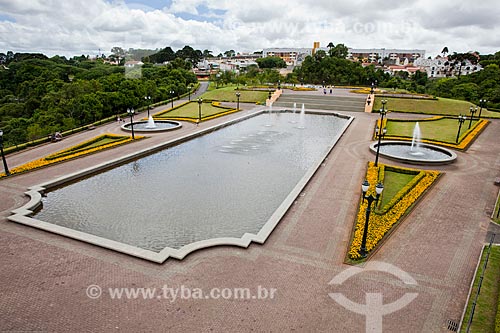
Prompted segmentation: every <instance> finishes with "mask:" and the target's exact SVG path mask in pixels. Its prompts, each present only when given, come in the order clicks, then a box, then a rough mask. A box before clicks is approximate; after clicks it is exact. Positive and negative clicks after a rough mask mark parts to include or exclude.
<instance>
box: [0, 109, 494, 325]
mask: <svg viewBox="0 0 500 333" xmlns="http://www.w3.org/2000/svg"><path fill="white" fill-rule="evenodd" d="M243 107H244V111H242V113H249V112H254V111H253V108H254V107H255V106H252V105H244V106H243ZM239 115H241V113H238V114H233V115H230V116H228V118H231V117H237V116H239ZM352 115H353V116H355V117H356V119H355V121H354V122H353V123H352V125H351V127H350V128H349V129H348V131H347V132H346V133H345V135H344V136H343V137H342V139H341V140H340V142H339V144H338V146H337V147H336V148H335V149H334V150H333V151H332V153H331V154H330V156H329V157H328V159H327V160H326V161H325V163H324V165H323V166H322V167H321V168H320V169H319V170H318V171H317V173H316V174H315V176H314V177H313V179H312V181H311V182H310V183H309V184H308V185H307V187H306V188H305V191H304V193H303V196H300V197H299V198H298V199H297V201H296V203H295V204H294V205H293V206H292V208H291V209H290V211H289V212H288V213H287V214H286V216H285V217H284V219H283V220H282V221H281V222H280V224H279V225H278V227H277V228H276V229H275V230H274V232H273V233H272V234H271V236H270V238H269V239H268V240H267V242H266V243H265V244H263V245H258V244H252V245H251V246H250V247H249V248H248V249H241V248H235V247H229V246H224V247H215V248H210V249H206V250H202V251H198V252H195V253H192V254H191V255H189V256H188V257H186V258H185V259H184V260H182V261H178V260H170V259H169V260H167V262H165V263H164V264H162V265H157V264H154V263H150V262H146V261H143V260H140V259H136V258H131V257H129V256H126V255H123V254H119V253H115V252H113V251H109V250H106V249H103V248H99V247H96V246H92V245H89V244H86V243H82V242H79V241H75V240H71V239H66V238H64V237H61V236H57V235H53V234H49V233H45V232H42V231H40V230H36V229H32V228H29V227H25V226H21V225H17V224H14V223H11V222H8V221H7V220H6V217H7V216H8V215H9V212H10V210H12V209H14V208H17V207H19V206H21V205H22V204H24V203H25V202H26V201H27V198H26V197H25V196H24V195H23V192H24V191H25V190H26V188H27V187H28V186H31V185H34V184H37V183H40V182H43V181H47V180H50V179H53V178H55V177H59V176H61V175H64V174H67V173H70V172H75V171H77V170H79V169H82V168H86V167H89V166H91V165H94V164H96V163H101V162H104V161H106V160H109V159H113V158H117V157H119V156H123V155H125V154H129V153H131V152H133V151H136V150H138V149H142V148H145V147H148V146H150V145H153V144H155V143H159V142H163V141H165V140H168V139H171V138H172V137H175V136H180V135H182V134H186V133H190V132H193V131H195V130H197V127H196V125H194V124H187V123H185V124H184V126H183V128H182V129H180V130H178V131H174V132H170V133H162V134H155V135H151V138H148V139H146V140H141V141H137V142H134V143H132V144H129V145H125V146H122V147H117V148H115V149H112V150H108V151H104V152H100V153H97V154H94V155H90V156H87V157H84V158H81V159H78V160H74V161H69V162H66V163H61V164H59V165H55V166H52V167H50V168H46V169H43V170H38V171H34V172H31V173H27V174H23V175H19V176H15V177H11V178H9V179H4V180H1V181H0V253H2V255H1V256H0V267H1V269H0V293H1V295H2V297H1V298H0V330H1V331H11V330H15V331H35V330H37V331H88V332H90V331H119V330H120V331H125V332H138V331H167V330H170V331H190V332H192V331H238V332H245V331H291V330H296V331H313V330H314V331H333V332H364V331H365V316H363V315H361V314H356V313H354V312H351V311H349V310H347V309H346V308H345V307H343V306H341V305H339V304H337V303H336V302H335V301H334V300H333V299H332V298H331V297H329V293H341V294H344V295H345V296H346V297H347V298H349V299H351V300H352V301H354V302H357V303H360V304H364V303H365V302H366V297H367V296H366V293H371V294H377V293H378V294H382V296H383V303H384V304H387V303H391V302H394V301H397V300H398V299H399V298H400V297H402V296H403V295H404V294H405V293H410V292H411V293H417V294H418V296H417V298H416V299H415V300H413V301H412V302H411V303H410V304H409V305H408V306H406V307H403V308H402V309H401V310H399V311H396V312H393V313H391V314H387V315H385V316H384V317H383V322H382V324H383V329H384V332H449V331H448V330H447V329H446V323H447V320H448V319H451V320H459V319H460V316H461V314H462V309H463V306H464V304H465V301H466V297H467V292H468V288H469V284H470V281H471V279H472V275H473V271H474V268H475V265H476V261H477V258H478V255H479V253H480V251H481V247H482V245H483V243H484V241H485V237H486V233H487V229H488V226H489V218H488V216H487V214H486V212H487V211H491V207H492V206H493V205H494V201H495V198H496V194H497V190H498V188H497V187H495V186H494V185H493V179H494V178H495V177H496V176H498V170H499V169H500V157H499V156H500V155H499V154H498V147H497V145H496V144H495V142H497V133H499V132H500V122H499V121H495V122H493V123H492V124H491V125H490V126H488V127H487V128H486V130H485V131H484V132H483V134H482V135H481V136H480V137H479V138H478V140H476V141H475V143H474V145H473V146H472V147H471V149H469V151H467V152H466V153H458V160H457V162H456V163H455V164H453V165H448V166H441V167H439V170H441V171H443V172H444V173H445V174H444V176H443V177H442V178H441V179H440V180H439V183H438V184H437V186H435V188H433V190H432V191H431V192H430V193H429V194H428V195H426V196H425V197H424V199H423V200H422V201H421V202H420V204H419V205H418V206H417V207H416V208H415V209H414V211H413V212H412V213H411V214H410V215H409V216H408V217H407V219H406V220H405V221H404V223H402V224H401V225H400V226H399V227H398V229H397V230H396V231H395V232H394V233H393V234H392V236H391V237H390V238H389V240H388V241H387V242H386V243H385V244H384V246H383V247H382V248H381V250H380V251H378V252H377V253H376V254H375V256H374V257H373V258H372V260H371V261H372V262H377V261H378V262H383V263H386V264H391V265H395V266H397V267H399V268H400V269H402V270H403V271H405V272H407V273H408V274H410V276H411V277H412V278H413V279H415V280H416V283H417V284H416V285H408V284H404V283H403V282H402V281H400V280H399V279H397V278H395V277H394V276H392V275H390V274H387V273H382V272H376V271H371V272H364V273H362V274H358V275H356V276H353V277H351V278H350V279H348V280H347V281H345V282H344V283H343V284H341V285H331V284H329V282H330V281H331V280H332V278H334V277H335V276H337V274H339V273H341V272H343V271H345V270H347V269H348V268H349V267H350V266H347V265H344V264H343V263H342V262H343V258H344V254H345V251H346V248H347V246H348V241H349V237H350V232H351V228H352V223H353V220H354V216H355V213H356V204H357V201H358V199H359V195H360V183H361V181H362V179H363V174H364V171H365V167H366V163H367V161H368V160H371V159H373V156H372V155H371V153H370V152H369V151H368V145H369V143H370V137H371V133H372V128H373V126H374V123H375V121H376V119H377V118H378V117H377V115H372V114H365V113H352ZM391 117H398V115H397V114H391ZM405 117H407V115H405ZM225 119H227V118H225ZM225 119H224V120H225ZM220 121H222V120H220V119H216V120H211V121H208V122H206V123H202V124H200V128H204V127H206V126H210V125H212V124H215V123H217V122H220ZM108 131H111V132H119V131H120V130H119V127H118V124H108V125H106V126H103V127H99V128H97V129H96V130H93V131H92V133H90V131H89V132H85V133H81V134H77V135H75V136H74V137H68V138H65V139H64V140H63V141H62V142H60V143H57V144H50V145H45V146H42V147H38V148H36V149H32V150H30V151H25V152H22V153H19V154H17V155H15V156H10V157H9V162H10V163H12V164H15V163H16V162H15V161H17V163H20V162H21V161H22V160H27V159H30V158H33V157H36V156H43V155H45V154H46V153H47V152H50V151H53V150H56V149H60V148H61V147H63V146H64V145H71V144H73V142H79V141H81V140H82V139H85V138H87V137H89V136H91V135H92V136H94V135H95V134H96V133H99V132H108ZM381 161H382V162H386V161H385V160H384V159H383V158H382V159H381ZM391 164H394V163H391ZM89 195H91V194H89ZM89 285H98V286H100V287H101V288H102V290H103V294H102V296H101V297H99V298H97V299H92V298H89V297H88V296H87V295H86V291H87V290H90V291H95V290H94V289H88V286H89ZM165 285H166V286H167V288H184V289H186V288H202V289H203V291H204V292H208V291H209V290H211V289H212V288H220V289H222V288H237V287H239V288H250V290H251V291H252V292H253V293H254V294H253V295H254V296H256V295H258V293H257V292H258V290H259V286H260V288H261V289H260V290H261V291H262V290H263V288H266V290H267V291H270V290H271V288H273V289H276V294H275V295H274V298H273V299H270V298H269V295H268V297H267V298H266V299H258V297H256V298H254V299H252V298H251V299H246V300H242V299H223V298H219V299H205V298H203V299H180V296H179V298H178V299H176V300H175V301H173V300H172V298H171V297H170V298H168V299H167V298H165V297H164V296H168V295H164V294H158V293H157V294H155V295H154V297H153V299H142V297H140V299H128V300H125V299H121V300H118V299H112V298H111V297H110V295H109V291H108V289H107V288H110V287H144V288H146V287H150V288H157V290H158V289H161V288H162V287H164V286H165ZM164 290H168V289H164ZM184 294H185V296H186V295H187V292H184ZM93 295H95V294H93ZM260 296H263V295H262V292H261V295H260ZM374 300H376V299H375V298H372V301H373V302H375V301H374ZM373 304H376V303H373ZM377 309H380V307H378V308H377ZM372 310H373V309H372ZM371 312H372V313H373V312H375V310H373V311H371Z"/></svg>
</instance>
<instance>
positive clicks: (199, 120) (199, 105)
mask: <svg viewBox="0 0 500 333" xmlns="http://www.w3.org/2000/svg"><path fill="white" fill-rule="evenodd" d="M202 103H203V99H202V98H198V124H199V123H200V122H201V104H202Z"/></svg>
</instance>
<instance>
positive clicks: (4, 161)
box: [0, 129, 10, 176]
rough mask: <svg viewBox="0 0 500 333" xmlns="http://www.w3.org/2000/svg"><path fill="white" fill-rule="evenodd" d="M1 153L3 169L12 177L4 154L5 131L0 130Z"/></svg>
mask: <svg viewBox="0 0 500 333" xmlns="http://www.w3.org/2000/svg"><path fill="white" fill-rule="evenodd" d="M0 153H1V154H2V161H3V169H4V170H5V175H6V176H10V171H9V168H8V167H7V160H6V159H5V154H4V153H3V130H1V129H0Z"/></svg>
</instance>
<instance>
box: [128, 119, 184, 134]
mask: <svg viewBox="0 0 500 333" xmlns="http://www.w3.org/2000/svg"><path fill="white" fill-rule="evenodd" d="M181 127H182V124H181V123H180V122H177V121H173V120H155V121H154V127H153V126H151V123H150V122H148V121H147V120H141V121H137V122H135V121H134V132H164V131H171V130H175V129H178V128H181ZM121 128H122V130H124V131H132V126H131V124H130V123H127V124H124V125H122V127H121Z"/></svg>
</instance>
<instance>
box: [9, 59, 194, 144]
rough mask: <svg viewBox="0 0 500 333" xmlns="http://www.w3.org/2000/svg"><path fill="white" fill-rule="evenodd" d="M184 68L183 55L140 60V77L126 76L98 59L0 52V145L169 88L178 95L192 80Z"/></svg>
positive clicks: (140, 102) (165, 95)
mask: <svg viewBox="0 0 500 333" xmlns="http://www.w3.org/2000/svg"><path fill="white" fill-rule="evenodd" d="M190 68H191V64H190V63H188V62H186V61H185V60H183V59H174V61H172V62H171V63H170V64H168V65H166V66H153V65H151V64H146V65H144V66H143V67H142V76H141V77H140V78H138V79H130V78H127V77H126V75H125V68H124V67H123V66H116V65H110V64H106V63H104V61H103V59H97V60H88V59H87V57H85V56H81V57H74V58H71V59H69V60H68V59H66V58H64V57H59V56H55V57H52V58H50V59H49V58H47V57H46V56H44V55H41V54H19V53H18V54H13V53H12V52H7V54H0V128H2V129H3V131H4V138H5V144H6V145H7V146H9V145H15V144H18V143H23V142H27V141H30V140H34V139H37V138H41V137H44V136H46V135H48V134H50V133H53V132H56V131H59V132H61V131H65V130H69V129H72V128H76V127H80V126H84V125H87V124H90V123H92V122H95V121H97V120H100V119H103V118H106V117H110V116H114V115H117V114H120V113H123V112H125V111H126V109H127V108H130V107H134V108H137V107H140V106H144V105H145V99H144V97H145V96H151V97H152V102H157V101H161V100H167V99H169V98H170V97H171V96H170V91H171V90H173V91H175V93H176V95H180V94H183V93H185V92H187V89H188V88H187V87H188V85H189V84H193V83H196V76H195V75H194V74H193V73H192V72H191V71H190V70H189V69H190Z"/></svg>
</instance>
